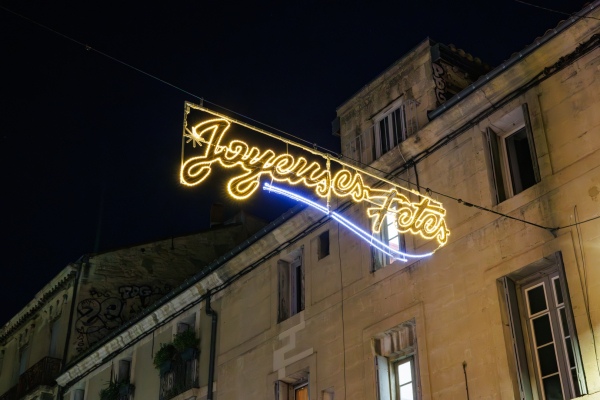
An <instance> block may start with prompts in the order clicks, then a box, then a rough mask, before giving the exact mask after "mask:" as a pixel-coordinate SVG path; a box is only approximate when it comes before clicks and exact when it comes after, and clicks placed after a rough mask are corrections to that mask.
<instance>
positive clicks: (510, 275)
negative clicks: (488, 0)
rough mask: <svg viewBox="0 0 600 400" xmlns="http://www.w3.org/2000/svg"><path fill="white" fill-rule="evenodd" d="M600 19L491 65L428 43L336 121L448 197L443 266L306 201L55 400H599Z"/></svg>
mask: <svg viewBox="0 0 600 400" xmlns="http://www.w3.org/2000/svg"><path fill="white" fill-rule="evenodd" d="M598 6H600V1H595V2H592V3H590V4H589V5H587V6H585V7H584V8H583V9H582V10H581V11H580V13H579V14H577V15H576V16H574V17H571V18H570V19H569V20H567V21H563V22H562V23H561V24H559V25H558V26H557V27H556V28H555V29H553V30H549V31H548V32H547V33H546V34H545V35H544V36H543V37H540V38H537V39H536V40H535V41H534V42H533V43H532V44H531V45H529V46H528V47H527V48H525V49H523V50H522V51H521V52H519V53H515V54H514V55H513V56H511V58H509V59H508V60H507V61H505V62H504V63H503V64H502V65H500V66H498V67H496V68H495V69H493V70H488V68H486V66H485V65H484V64H482V63H481V62H479V61H478V60H477V59H476V58H474V57H472V56H470V55H468V54H467V53H464V52H462V51H461V50H458V49H456V48H454V47H453V46H447V47H446V46H443V45H440V44H438V43H435V42H433V41H431V40H429V39H427V40H425V41H423V42H422V43H420V44H419V45H418V46H417V47H415V48H414V49H413V50H412V51H411V52H410V53H409V54H407V55H406V56H405V57H403V58H402V59H400V60H398V62H396V63H395V64H394V65H392V66H391V67H390V68H389V69H388V70H386V71H385V72H384V73H382V74H381V75H380V76H378V77H377V78H376V79H374V80H373V81H372V82H370V83H368V84H367V85H366V86H365V87H363V88H362V89H361V90H360V91H359V92H358V93H356V94H355V95H354V96H353V97H352V98H351V99H349V100H348V101H347V102H345V103H344V104H343V105H342V106H340V107H339V108H338V110H337V116H338V118H339V120H337V121H336V122H335V123H334V134H337V135H339V136H340V140H341V145H342V151H343V152H344V155H345V156H347V157H349V158H350V159H353V160H355V161H356V162H357V164H358V163H361V164H358V165H362V164H369V165H370V166H371V167H372V168H375V169H377V170H379V171H382V172H381V173H382V175H381V176H382V177H387V178H388V179H396V180H397V181H398V182H405V181H409V182H410V185H411V188H413V189H415V190H418V191H421V192H423V193H425V192H427V193H429V194H430V195H431V196H432V197H433V198H435V199H439V201H441V202H443V204H444V207H445V209H446V210H447V216H446V219H447V222H448V228H449V230H450V236H449V240H448V243H447V244H446V245H445V246H443V247H442V248H441V249H439V250H437V251H436V252H435V253H434V254H433V255H432V256H431V257H428V258H423V259H420V260H418V261H416V262H413V261H410V262H402V261H400V260H394V259H393V258H390V257H388V256H385V255H382V254H380V253H379V252H378V251H375V250H373V248H372V247H371V246H370V244H369V243H367V242H365V241H363V240H362V239H360V238H359V237H358V236H357V235H355V234H354V233H353V232H352V231H350V230H349V229H347V228H345V227H343V226H340V225H339V224H338V223H337V222H336V221H334V220H331V219H330V218H329V217H328V216H327V215H324V214H322V213H320V212H319V211H317V210H315V209H314V208H310V207H305V206H302V205H298V206H297V207H295V208H293V209H291V210H290V211H288V212H287V213H285V214H284V215H282V216H281V217H280V218H278V219H277V220H276V221H274V222H272V223H271V224H269V225H267V226H266V227H264V229H261V230H260V231H259V232H257V233H256V234H254V235H252V236H251V237H250V238H248V240H246V241H245V242H244V243H242V244H240V245H238V246H235V247H233V248H232V249H231V250H230V251H228V252H227V253H226V254H225V255H223V256H222V257H219V258H216V259H214V260H213V261H211V262H210V263H209V264H208V265H206V266H205V267H204V268H203V269H201V270H200V271H199V272H197V273H196V274H195V275H194V276H193V278H191V279H188V280H186V281H185V282H184V283H183V284H181V285H179V286H178V287H176V288H174V289H173V290H171V291H170V292H169V293H168V294H167V295H165V296H163V297H162V298H161V299H159V300H157V301H156V302H155V303H153V304H152V305H149V306H148V307H145V308H144V309H143V310H141V311H140V312H139V313H138V314H137V315H136V316H135V317H134V318H131V319H129V321H128V322H127V323H126V324H123V325H121V326H119V327H117V328H115V329H114V330H113V331H112V332H111V333H110V334H109V335H107V336H105V337H103V338H99V339H98V340H97V341H96V342H95V343H94V345H93V346H92V347H90V348H87V349H84V350H83V351H81V353H80V354H78V355H77V357H76V358H73V359H71V360H70V362H69V363H68V365H67V366H66V368H64V369H63V372H62V374H61V375H60V376H59V377H58V378H57V382H58V384H59V385H60V393H58V395H59V397H60V398H68V399H73V400H97V399H99V398H100V392H101V390H102V389H106V388H116V390H117V392H116V394H114V395H113V396H112V397H110V398H116V397H119V398H120V399H123V400H124V399H138V400H139V399H160V400H170V399H176V400H190V399H195V400H201V399H205V398H206V399H219V400H226V399H278V400H283V399H286V400H304V399H309V398H310V399H312V400H321V399H323V400H331V399H335V400H340V399H347V400H350V399H353V400H354V399H382V400H383V399H386V400H387V399H394V400H398V399H423V400H426V399H540V400H541V399H571V398H579V397H584V398H588V399H599V398H600V367H599V365H600V360H599V359H598V349H597V347H596V346H597V345H596V342H597V339H600V338H597V337H596V335H595V331H596V330H597V329H598V327H599V325H600V312H599V311H600V307H599V306H598V304H600V297H599V296H600V291H598V292H596V289H597V286H599V285H600V277H599V276H598V274H600V268H598V266H597V262H596V260H597V259H598V258H599V256H600V254H599V253H600V246H598V244H597V243H598V240H599V237H600V220H590V219H592V218H595V217H597V216H598V215H599V208H598V201H599V200H598V195H599V194H600V135H599V132H600V119H599V117H598V116H599V115H600V113H598V112H597V109H598V104H600V79H599V78H598V77H600V72H599V70H600V36H599V34H600V23H599V22H598V19H600V10H598ZM581 16H586V17H591V18H580V17H581ZM436 46H437V48H436ZM436 65H437V67H436ZM438 67H439V68H438ZM405 184H406V183H405ZM407 185H408V184H407ZM332 202H333V203H332V206H333V207H334V208H336V209H338V211H339V212H340V213H342V214H343V215H344V216H346V217H347V218H348V219H350V220H351V221H353V222H354V223H356V224H358V225H360V226H362V227H363V228H365V229H367V228H368V227H369V226H370V224H371V221H370V220H369V218H368V217H367V214H366V206H363V205H362V204H352V203H346V202H345V201H344V200H340V199H336V198H335V197H334V198H332ZM587 220H590V221H587ZM583 221H587V222H584V223H581V224H577V223H579V222H583ZM385 232H387V233H385ZM390 232H391V231H384V233H383V234H382V236H381V237H380V239H381V240H384V241H387V242H388V243H390V244H391V245H392V244H393V245H395V246H397V247H398V248H402V249H405V250H406V251H407V252H418V253H427V252H429V251H432V250H433V245H432V244H431V242H426V241H425V240H423V239H421V238H419V237H417V236H414V235H409V234H404V235H401V236H397V237H392V236H391V234H390ZM132 284H133V283H132ZM190 337H191V339H190V340H188V341H187V342H185V344H183V345H180V344H181V343H183V338H190ZM194 338H196V339H197V340H198V342H195V341H194ZM165 349H166V350H165ZM169 349H170V350H169ZM167 350H168V351H167ZM165 355H166V356H165ZM163 356H164V357H163ZM154 362H156V366H155V365H153V363H154ZM2 376H3V373H2V374H0V382H4V381H2V380H1V379H4V378H2ZM103 393H104V395H106V394H107V392H106V391H104V392H103Z"/></svg>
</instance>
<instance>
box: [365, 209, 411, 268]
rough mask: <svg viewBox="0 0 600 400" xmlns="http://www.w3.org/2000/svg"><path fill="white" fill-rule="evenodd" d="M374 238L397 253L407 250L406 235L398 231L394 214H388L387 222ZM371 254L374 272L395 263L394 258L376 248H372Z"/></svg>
mask: <svg viewBox="0 0 600 400" xmlns="http://www.w3.org/2000/svg"><path fill="white" fill-rule="evenodd" d="M373 237H374V238H376V239H377V240H380V241H381V242H383V243H385V244H387V245H388V246H390V247H391V248H392V249H394V250H396V251H405V250H406V246H405V241H404V235H401V234H399V233H398V230H397V229H396V224H395V222H394V214H391V213H388V215H387V217H386V218H385V221H384V222H383V223H382V226H381V230H380V232H379V233H374V234H373ZM371 254H372V259H373V271H377V270H378V269H380V268H383V267H385V266H386V265H388V264H391V263H392V262H393V261H394V258H392V257H390V256H389V255H387V254H385V253H383V252H382V251H380V250H378V249H376V248H374V247H371Z"/></svg>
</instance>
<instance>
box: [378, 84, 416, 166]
mask: <svg viewBox="0 0 600 400" xmlns="http://www.w3.org/2000/svg"><path fill="white" fill-rule="evenodd" d="M403 104H404V96H400V98H398V99H397V100H396V101H394V102H393V103H392V104H391V105H389V106H388V107H386V108H385V109H384V110H383V111H381V112H380V113H379V114H377V115H376V116H375V117H373V119H372V121H373V122H374V123H373V138H372V143H373V145H374V148H373V149H372V151H373V156H374V157H373V160H377V159H379V158H381V157H382V156H384V155H385V154H387V153H389V152H390V151H392V150H393V149H395V148H396V147H397V146H398V145H399V144H400V143H402V142H404V141H405V140H406V139H408V129H407V126H406V124H407V121H406V111H405V109H404V107H403ZM396 111H397V112H398V115H397V116H396ZM395 118H396V119H399V121H396V122H395V125H393V123H394V119H395ZM382 123H383V124H385V125H386V131H387V142H388V143H387V145H386V146H387V150H386V151H383V145H382V144H383V143H384V141H383V140H382V135H383V134H382V130H381V124H382ZM393 126H395V127H396V129H394V128H393ZM394 130H395V131H396V132H394Z"/></svg>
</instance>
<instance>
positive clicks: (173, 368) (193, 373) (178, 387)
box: [159, 349, 199, 400]
mask: <svg viewBox="0 0 600 400" xmlns="http://www.w3.org/2000/svg"><path fill="white" fill-rule="evenodd" d="M188 352H189V355H188V354H184V353H182V354H178V355H177V356H176V357H175V359H174V360H173V361H171V362H170V367H169V369H168V370H167V371H161V374H160V392H159V400H169V399H172V398H173V397H176V396H178V395H180V394H181V393H185V392H187V391H188V390H190V389H193V388H197V387H198V383H199V382H198V354H199V353H198V350H196V349H188ZM182 355H183V357H182Z"/></svg>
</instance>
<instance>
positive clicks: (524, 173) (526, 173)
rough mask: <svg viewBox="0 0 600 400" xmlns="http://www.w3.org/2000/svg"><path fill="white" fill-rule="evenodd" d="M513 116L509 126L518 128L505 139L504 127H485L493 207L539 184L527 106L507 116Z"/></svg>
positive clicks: (505, 129)
mask: <svg viewBox="0 0 600 400" xmlns="http://www.w3.org/2000/svg"><path fill="white" fill-rule="evenodd" d="M514 113H518V115H516V116H515V117H514V119H513V120H512V121H513V122H512V124H511V126H512V125H516V126H519V125H521V126H522V127H521V128H519V129H518V130H517V131H514V132H512V133H510V134H508V135H507V136H506V134H504V133H502V132H506V133H509V132H510V130H509V129H507V128H508V127H507V126H502V127H501V128H499V127H494V128H487V131H486V137H487V142H488V152H489V156H490V167H491V172H492V177H493V188H494V191H495V203H496V204H500V203H502V202H503V201H504V200H506V199H508V198H510V197H512V196H515V195H517V194H519V193H521V192H522V191H524V190H526V189H528V188H530V187H532V186H533V185H535V184H536V183H537V182H539V181H540V174H539V170H538V165H537V156H536V153H535V145H534V141H533V134H532V132H531V124H530V122H529V112H528V111H527V104H523V105H522V106H521V107H520V110H519V109H517V110H514V111H511V113H509V114H514Z"/></svg>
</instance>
